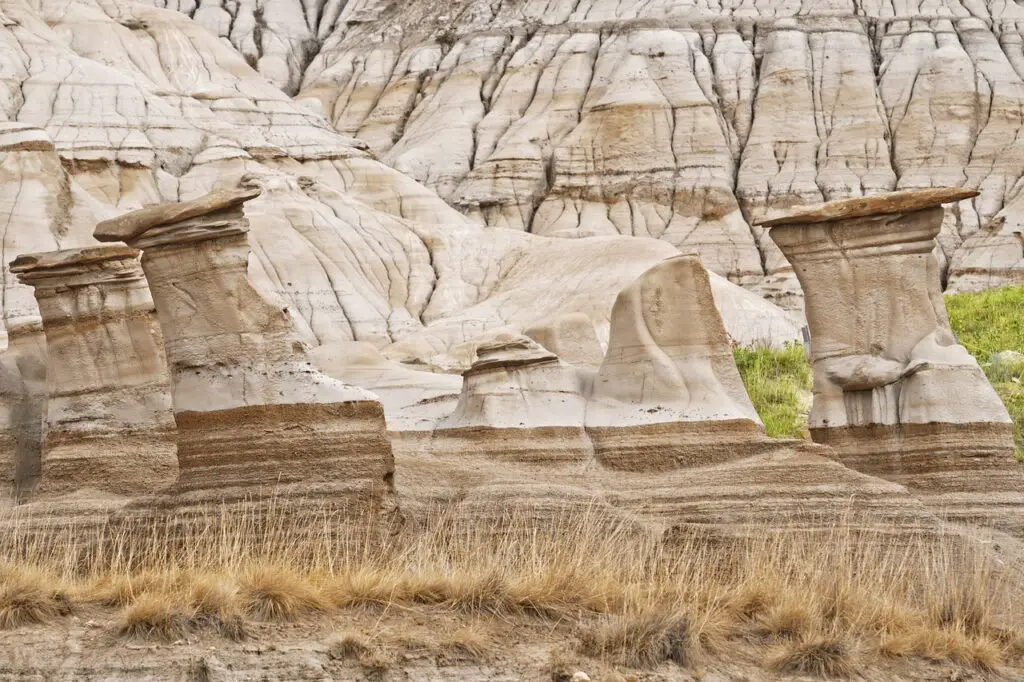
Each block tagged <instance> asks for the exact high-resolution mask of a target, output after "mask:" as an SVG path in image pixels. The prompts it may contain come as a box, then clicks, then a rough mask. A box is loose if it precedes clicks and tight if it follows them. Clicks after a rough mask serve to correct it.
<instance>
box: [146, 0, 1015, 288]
mask: <svg viewBox="0 0 1024 682" xmlns="http://www.w3.org/2000/svg"><path fill="white" fill-rule="evenodd" d="M154 4H160V5H165V6H167V7H171V8H174V9H178V10H179V11H181V12H184V13H186V14H188V15H189V16H191V17H193V19H194V20H195V21H196V22H197V23H199V24H201V25H203V26H204V27H206V28H207V29H208V30H210V31H211V32H212V33H213V34H215V35H218V36H221V37H222V39H223V40H224V41H225V42H229V43H230V44H231V45H232V46H233V47H234V48H235V49H236V50H237V51H238V52H239V53H241V54H243V55H245V56H246V58H247V59H248V61H249V62H250V63H251V64H253V65H254V66H255V67H256V68H257V69H258V70H259V71H260V72H261V73H262V74H263V75H264V76H266V77H267V78H268V79H270V80H271V81H272V82H273V83H275V84H276V85H278V86H280V87H282V88H284V89H285V91H286V92H288V93H295V94H296V97H297V100H298V101H301V102H305V103H308V106H309V107H310V109H311V110H315V111H319V112H322V113H323V114H324V115H325V116H326V117H327V119H328V120H329V121H330V122H331V124H332V125H333V126H334V127H335V128H336V129H337V130H338V131H340V132H342V133H343V134H346V135H352V136H355V137H358V138H359V139H362V140H364V141H365V142H366V143H367V144H369V146H370V148H371V149H372V150H373V151H374V152H376V153H377V154H378V155H380V157H381V158H382V159H383V160H384V161H385V162H386V163H388V164H389V165H391V166H393V167H394V168H397V169H399V170H400V171H402V172H403V173H405V174H407V175H410V176H411V177H413V178H415V179H417V180H419V181H421V182H423V183H424V184H426V185H427V186H429V187H431V188H432V189H435V190H437V191H438V193H439V194H441V196H442V197H444V198H445V199H446V200H448V201H449V202H451V203H452V204H453V205H455V206H457V207H459V208H460V210H462V211H463V212H464V213H466V214H467V215H469V216H471V217H472V218H473V220H475V221H477V222H481V223H485V224H487V225H490V226H500V227H511V228H514V229H523V230H530V231H532V232H536V233H538V234H548V235H561V236H579V235H583V234H604V235H607V234H626V235H643V236H653V237H656V238H659V239H663V240H666V241H668V242H670V243H671V244H673V245H675V246H678V247H681V248H683V249H684V250H687V251H689V250H696V251H698V252H699V253H700V254H701V256H702V258H703V260H704V261H705V263H707V265H708V267H709V268H710V269H712V270H713V271H715V272H717V273H719V274H723V275H727V276H728V277H729V278H730V279H732V280H733V281H737V282H742V283H744V284H746V285H749V286H753V287H755V288H757V289H758V290H759V291H762V292H764V293H766V294H768V295H770V296H772V297H774V298H775V299H776V300H778V301H780V302H782V303H785V304H786V305H787V306H789V307H794V308H797V307H799V305H800V301H799V296H798V288H797V285H796V282H795V279H794V278H793V275H792V272H791V270H790V269H789V267H788V265H787V264H786V263H785V260H784V258H783V257H782V255H781V254H780V253H779V251H778V250H777V249H776V247H775V245H774V244H773V243H772V242H771V240H770V239H768V238H767V237H766V235H765V234H764V233H763V231H762V230H760V229H758V228H757V227H755V226H752V225H751V223H750V221H751V220H753V219H756V218H758V217H760V216H762V215H764V214H765V213H767V212H770V211H773V210H784V209H787V208H789V207H790V206H791V205H793V204H795V203H817V202H820V201H822V200H833V199H838V198H843V197H847V196H859V195H865V194H871V193H878V192H883V191H888V190H893V189H904V188H921V187H930V186H941V185H950V184H952V185H963V186H966V187H970V188H973V189H977V190H979V191H980V192H981V194H980V196H979V197H977V198H975V199H972V200H969V201H964V202H962V203H960V204H958V205H952V206H950V207H949V208H948V209H947V211H946V216H945V219H944V227H943V232H942V235H941V238H940V242H941V244H942V250H943V267H944V271H946V272H947V274H948V277H949V284H950V286H951V287H952V288H953V289H969V288H971V289H973V288H979V287H986V286H992V285H995V284H998V283H1003V282H1013V281H1017V282H1019V281H1024V252H1021V251H1020V250H1009V251H1007V247H1008V246H1010V245H1012V244H1013V242H1014V240H1015V237H1014V233H1015V231H1019V230H1020V226H1019V220H1018V219H1017V218H1016V217H1015V216H1016V215H1017V213H1019V211H1017V210H1016V209H1015V208H1014V207H1015V206H1016V205H1017V204H1019V203H1020V201H1021V200H1022V199H1020V196H1021V193H1020V192H1021V184H1020V183H1019V180H1020V178H1021V177H1022V175H1024V152H1022V147H1021V143H1020V142H1019V141H1018V138H1019V135H1018V133H1019V131H1020V129H1021V126H1022V125H1024V122H1022V121H1021V119H1020V117H1019V116H1017V115H1016V112H1017V111H1018V110H1019V108H1020V104H1021V101H1022V98H1024V78H1022V74H1024V58H1022V56H1021V54H1022V53H1021V45H1022V44H1024V39H1022V33H1021V26H1024V11H1022V10H1021V8H1020V7H1018V6H1017V5H1015V4H1013V3H1009V2H1004V1H1000V2H994V3H979V2H970V1H969V0H952V1H951V2H943V3H934V2H919V1H918V2H906V3H903V2H891V1H886V0H854V1H853V2H849V1H846V0H843V1H842V2H840V1H839V0H826V1H824V2H802V3H794V2H786V1H784V0H764V1H759V2H756V3H749V2H745V3H741V2H733V1H729V2H690V1H688V2H667V1H658V2H644V3H640V2H637V3H622V2H618V1H614V2H613V1H610V0H584V1H583V2H579V1H577V0H524V1H523V2H515V3H510V2H505V3H490V4H488V3H481V2H476V1H475V0H474V1H471V0H453V1H452V2H442V3H437V2H425V1H422V0H417V1H413V2H402V3H398V2H385V1H381V0H348V1H347V2H335V1H333V0H332V1H326V0H311V1H308V2H304V3H302V6H301V9H300V8H299V6H298V5H297V3H296V2H295V0H268V1H267V2H264V3H263V4H262V5H261V8H262V11H260V12H255V11H254V10H253V8H252V7H251V6H249V5H248V4H247V3H234V2H226V1H225V0H222V1H220V2H218V1H217V0H210V1H209V2H207V1H206V0H204V2H201V3H196V2H194V1H193V0H154Z"/></svg>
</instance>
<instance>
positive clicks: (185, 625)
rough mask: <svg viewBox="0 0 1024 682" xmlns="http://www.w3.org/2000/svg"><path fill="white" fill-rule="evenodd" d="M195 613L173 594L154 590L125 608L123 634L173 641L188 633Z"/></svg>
mask: <svg viewBox="0 0 1024 682" xmlns="http://www.w3.org/2000/svg"><path fill="white" fill-rule="evenodd" d="M191 617H192V614H191V613H186V612H185V611H184V609H183V608H182V606H181V604H180V603H178V602H177V600H175V599H174V598H173V597H172V596H171V595H168V594H160V593H156V592H150V593H147V594H144V595H142V596H141V597H139V598H138V599H136V600H135V601H134V602H133V603H131V604H129V605H128V606H126V607H125V608H124V609H123V610H122V613H121V621H122V622H121V627H120V629H119V632H120V634H121V636H122V637H131V638H133V639H156V640H163V641H166V642H173V641H175V640H178V639H182V638H184V637H185V636H186V635H187V634H188V632H189V626H190V622H191Z"/></svg>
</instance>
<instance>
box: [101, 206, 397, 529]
mask: <svg viewBox="0 0 1024 682" xmlns="http://www.w3.org/2000/svg"><path fill="white" fill-rule="evenodd" d="M258 194H259V190H258V189H256V190H238V191H234V192H220V193H214V194H211V195H208V196H206V197H203V198H201V199H198V200H196V201H192V202H184V203H178V204H166V205H158V206H154V207H150V208H146V209H142V210H140V211H136V212H133V213H129V214H126V215H124V216H121V217H119V218H116V219H112V220H110V221H106V222H103V223H100V224H99V225H98V226H97V228H96V237H97V238H98V239H100V240H103V241H117V240H124V241H127V242H128V243H129V244H131V245H133V246H137V247H139V248H142V249H143V251H144V253H143V257H142V267H143V269H144V270H145V273H146V279H147V280H148V282H149V286H150V289H151V290H152V292H153V300H154V302H155V304H156V310H157V313H158V315H159V318H160V325H161V327H162V328H163V333H164V341H165V344H166V347H167V359H168V363H169V365H170V370H171V378H172V380H173V403H174V419H175V421H176V423H177V429H178V460H179V465H180V470H181V471H180V477H179V481H178V491H179V493H181V494H183V495H185V496H186V499H188V496H190V495H191V497H193V498H196V499H203V500H210V499H238V498H241V497H245V496H248V495H257V494H263V495H268V494H270V493H272V492H274V493H276V494H279V495H282V496H290V495H302V496H310V497H311V498H312V499H326V500H330V502H331V503H332V504H336V505H339V506H345V505H349V506H351V507H352V508H353V509H355V510H357V511H370V512H380V511H382V510H384V509H385V507H386V505H388V504H390V503H391V499H390V498H391V494H392V477H393V470H394V466H393V460H392V456H391V446H390V443H389V442H388V439H387V434H386V427H385V424H384V412H383V409H382V408H381V405H380V403H379V402H378V401H377V400H376V399H375V398H374V397H373V396H372V395H370V394H369V393H367V392H366V391H363V390H362V389H359V388H355V387H353V386H347V385H345V384H343V383H341V382H340V381H337V380H335V379H331V378H330V377H328V376H326V375H324V374H322V373H320V372H319V371H317V370H316V369H315V368H314V367H313V366H312V364H311V363H310V362H309V360H308V358H307V355H306V347H305V345H304V344H303V343H302V342H301V340H300V338H299V336H298V335H297V334H296V332H295V328H294V326H293V322H292V318H291V315H290V314H289V312H288V309H287V308H282V307H279V306H276V305H273V304H272V303H271V302H269V301H268V300H266V299H264V298H263V297H262V296H261V295H260V294H259V293H258V292H257V291H256V290H255V289H254V288H253V286H252V285H251V284H250V282H249V279H248V277H247V275H246V266H247V262H248V258H249V245H248V242H247V240H246V233H247V232H248V226H247V224H246V221H245V217H244V214H243V211H242V205H243V203H244V202H245V201H247V200H249V199H252V198H253V197H255V196H257V195H258Z"/></svg>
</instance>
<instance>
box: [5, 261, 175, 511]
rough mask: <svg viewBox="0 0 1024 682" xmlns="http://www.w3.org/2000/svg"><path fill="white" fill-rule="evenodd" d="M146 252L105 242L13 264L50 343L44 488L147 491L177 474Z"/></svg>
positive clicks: (52, 490)
mask: <svg viewBox="0 0 1024 682" xmlns="http://www.w3.org/2000/svg"><path fill="white" fill-rule="evenodd" d="M138 255H139V254H138V251H136V250H135V249H131V248H128V247H125V246H101V247H94V248H84V249H69V250H66V251H51V252H46V253H35V254H25V255H21V256H19V257H18V258H17V259H15V260H14V261H13V262H12V263H11V266H10V269H11V272H13V273H15V274H16V275H17V276H18V278H19V279H20V280H21V282H22V283H24V284H29V285H31V286H32V287H33V288H34V289H35V297H36V301H37V302H38V304H39V311H40V313H41V315H42V321H43V333H44V334H45V336H46V346H47V350H48V362H47V372H46V391H45V404H44V408H43V419H42V449H41V472H40V473H41V478H40V481H39V492H40V493H41V494H50V493H66V492H70V491H72V490H80V489H92V490H99V491H103V492H109V493H115V494H118V495H125V496H134V495H142V494H145V493H150V492H155V491H157V490H159V489H161V488H165V487H167V486H170V485H171V484H173V483H174V480H175V478H176V476H177V472H178V464H177V458H176V456H175V445H174V420H173V417H172V413H171V395H170V382H169V380H168V375H167V365H166V361H165V359H164V350H163V341H162V338H161V336H160V329H159V325H158V323H157V320H156V314H155V311H154V309H153V301H152V299H151V298H150V295H149V289H148V288H147V287H146V280H145V277H144V275H143V273H142V268H141V267H140V265H139V260H138Z"/></svg>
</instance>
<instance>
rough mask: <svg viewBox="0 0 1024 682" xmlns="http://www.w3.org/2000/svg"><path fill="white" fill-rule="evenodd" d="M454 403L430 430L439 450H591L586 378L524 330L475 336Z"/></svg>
mask: <svg viewBox="0 0 1024 682" xmlns="http://www.w3.org/2000/svg"><path fill="white" fill-rule="evenodd" d="M476 355H477V359H476V361H475V362H474V363H473V365H472V366H471V367H470V368H469V369H468V370H466V371H465V372H464V373H463V375H462V377H463V385H462V393H461V395H460V396H459V402H458V405H457V406H456V407H455V411H454V412H453V413H452V414H451V415H449V416H448V417H446V418H445V419H443V420H442V421H441V423H440V424H438V426H437V428H436V429H435V431H434V435H433V440H432V449H433V450H434V451H435V452H436V453H441V454H457V455H459V454H461V455H467V454H468V455H480V456H485V457H490V458H494V459H497V460H506V461H518V462H527V463H564V462H567V461H574V460H582V459H585V458H588V457H589V456H590V454H591V451H590V443H589V442H588V440H587V436H586V433H585V432H584V430H583V419H584V414H585V410H586V398H585V392H586V387H585V379H584V377H582V376H581V375H580V373H579V372H578V371H577V370H576V369H575V368H574V367H572V366H571V365H568V364H566V363H564V362H562V361H561V360H559V359H558V356H556V355H555V354H553V353H551V352H550V351H548V350H545V349H544V348H542V347H541V346H540V345H539V344H537V343H536V342H534V341H532V340H531V339H529V338H527V337H525V336H518V335H516V336H511V335H505V336H501V337H498V338H496V339H494V340H493V341H490V342H488V343H486V344H482V345H481V346H480V347H479V348H477V351H476Z"/></svg>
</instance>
